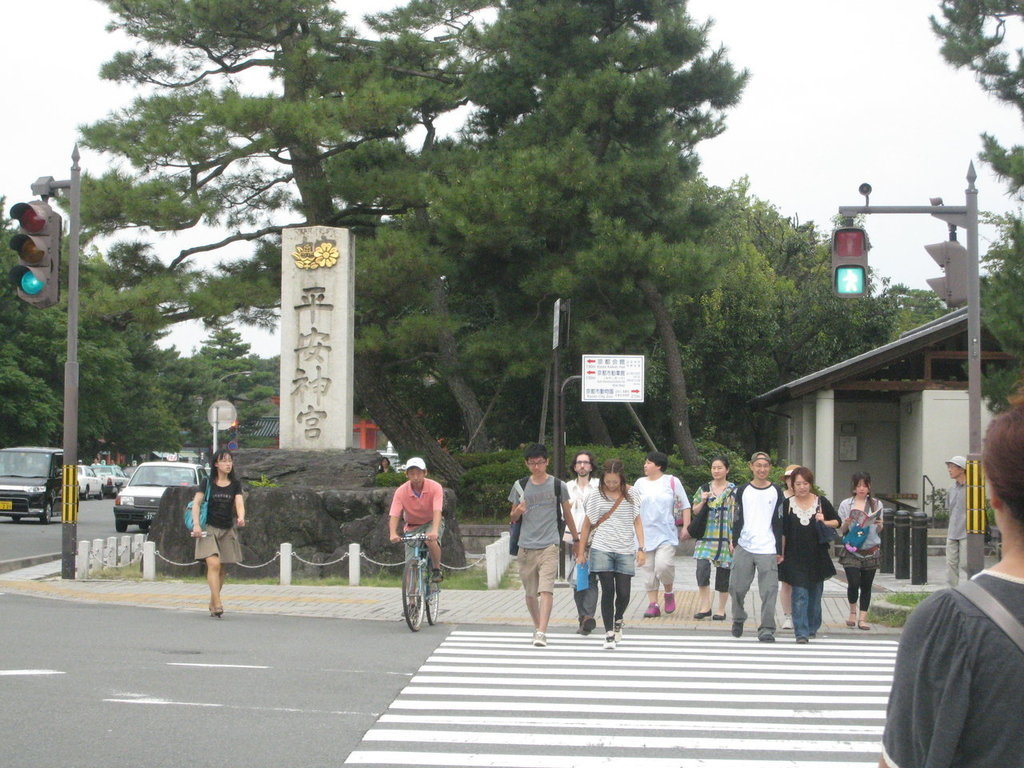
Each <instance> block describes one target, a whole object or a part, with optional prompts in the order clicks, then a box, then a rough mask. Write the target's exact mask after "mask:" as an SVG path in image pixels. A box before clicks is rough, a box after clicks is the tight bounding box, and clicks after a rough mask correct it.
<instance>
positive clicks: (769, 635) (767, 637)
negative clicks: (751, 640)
mask: <svg viewBox="0 0 1024 768" xmlns="http://www.w3.org/2000/svg"><path fill="white" fill-rule="evenodd" d="M757 639H758V640H759V641H760V642H762V643H774V642H775V633H774V632H769V631H768V630H766V629H765V630H762V631H760V632H758V633H757Z"/></svg>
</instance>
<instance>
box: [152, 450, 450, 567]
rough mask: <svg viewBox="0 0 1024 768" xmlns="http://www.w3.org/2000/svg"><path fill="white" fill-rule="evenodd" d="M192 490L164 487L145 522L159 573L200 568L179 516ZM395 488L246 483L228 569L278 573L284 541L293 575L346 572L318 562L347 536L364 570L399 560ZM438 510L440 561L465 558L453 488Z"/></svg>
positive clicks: (335, 552) (340, 548)
mask: <svg viewBox="0 0 1024 768" xmlns="http://www.w3.org/2000/svg"><path fill="white" fill-rule="evenodd" d="M371 453H372V452H371ZM194 494H195V491H194V489H190V488H182V487H174V488H168V489H167V490H166V491H165V492H164V496H163V498H162V499H161V502H160V510H159V512H158V513H157V516H156V518H154V520H153V523H152V525H151V527H150V530H149V539H150V540H151V541H154V542H155V543H156V549H157V551H158V552H159V553H160V556H159V557H158V558H157V571H158V572H159V573H162V574H167V575H172V576H174V575H188V574H193V575H196V574H201V573H202V572H203V566H202V565H201V564H198V563H195V562H194V558H195V541H194V540H193V539H192V537H191V536H190V535H189V533H188V531H187V530H186V529H185V524H184V522H183V519H182V517H183V511H184V508H185V505H186V504H187V503H189V502H190V501H191V500H192V498H193V496H194ZM393 494H394V489H393V488H356V489H352V490H341V489H337V488H332V489H329V490H322V489H313V488H300V487H293V486H286V487H279V488H266V487H256V488H249V489H248V491H247V493H246V499H245V509H246V514H245V519H246V525H245V527H244V528H243V529H241V530H240V531H239V538H240V539H241V543H242V561H243V562H242V564H240V565H234V566H231V567H230V568H229V574H234V575H235V576H239V575H241V574H243V573H244V575H245V576H246V577H247V578H257V577H271V578H273V577H277V576H278V575H279V574H280V569H281V566H280V563H279V562H278V560H277V557H276V556H277V553H278V551H279V549H280V545H281V544H282V543H284V542H288V543H290V544H291V545H292V551H293V553H294V558H293V561H292V574H293V576H309V577H323V576H329V575H330V576H343V577H347V576H348V573H349V564H348V560H347V558H346V559H344V560H342V561H341V562H339V563H335V564H333V565H329V566H321V565H318V564H319V563H327V562H331V561H335V560H338V559H339V558H342V557H344V556H345V555H347V554H348V547H349V544H351V543H353V542H357V543H359V544H360V546H361V548H362V553H363V556H364V559H363V561H362V563H361V564H360V568H361V571H362V573H364V574H372V573H376V572H377V571H379V570H380V569H381V567H382V566H381V565H379V564H380V563H385V564H392V563H401V562H402V560H403V559H404V552H403V548H402V547H401V546H400V545H397V544H392V543H391V542H390V541H389V540H388V519H387V514H388V510H389V508H390V506H391V497H392V495H393ZM444 517H445V527H446V531H447V532H446V533H445V536H444V539H443V541H442V562H443V563H444V564H445V565H449V566H456V567H461V566H464V565H465V563H466V553H465V550H464V549H463V546H462V539H461V537H460V536H459V526H458V522H457V520H456V517H455V494H454V492H452V491H451V490H447V489H446V490H445V502H444ZM167 561H170V562H167ZM181 564H184V565H181Z"/></svg>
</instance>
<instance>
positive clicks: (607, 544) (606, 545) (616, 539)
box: [585, 491, 640, 555]
mask: <svg viewBox="0 0 1024 768" xmlns="http://www.w3.org/2000/svg"><path fill="white" fill-rule="evenodd" d="M631 496H632V497H633V501H630V500H629V499H626V498H624V499H623V500H622V503H621V504H619V506H618V507H617V508H616V509H615V511H614V512H613V513H612V515H611V517H609V518H608V519H607V520H605V521H604V522H603V523H601V524H600V525H599V526H597V530H596V531H594V539H593V542H592V543H591V547H593V548H594V549H599V550H601V551H602V552H615V553H616V554H622V555H631V554H633V553H634V552H636V550H637V541H636V529H635V528H634V527H633V520H635V519H636V518H637V517H639V516H640V505H639V498H638V497H637V494H631ZM613 504H615V502H614V501H612V500H611V499H606V498H605V497H604V496H602V495H601V493H600V491H595V492H594V493H591V494H590V495H589V496H587V501H586V507H585V509H586V514H587V519H589V520H590V525H591V526H593V525H594V523H596V522H597V521H598V520H600V519H601V518H602V517H604V516H605V514H606V513H607V512H608V510H609V509H611V508H612V505H613Z"/></svg>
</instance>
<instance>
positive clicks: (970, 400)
mask: <svg viewBox="0 0 1024 768" xmlns="http://www.w3.org/2000/svg"><path fill="white" fill-rule="evenodd" d="M966 178H967V189H966V190H965V195H964V196H965V205H943V203H942V200H941V199H940V198H931V199H930V200H929V202H930V203H931V205H871V204H870V199H869V198H868V196H869V195H870V194H871V185H870V184H861V186H860V193H861V194H862V195H864V197H865V200H864V205H841V206H839V215H840V216H848V217H853V216H857V215H861V214H872V213H901V214H902V213H925V214H928V215H930V216H934V217H935V218H937V219H941V220H942V221H944V222H946V224H947V225H949V227H950V230H949V231H950V239H949V240H947V241H945V242H942V243H937V244H935V245H926V246H925V250H927V251H928V253H929V254H930V255H931V257H932V258H933V259H935V261H937V262H939V264H940V266H942V268H943V269H944V270H945V272H946V276H945V278H938V279H935V280H929V281H928V284H929V285H930V286H931V287H932V288H933V289H934V290H935V291H936V292H937V293H938V294H939V295H940V296H942V297H943V299H944V300H945V301H946V303H947V304H948V305H949V306H957V305H958V304H962V303H966V304H967V410H968V416H967V423H968V446H969V454H968V456H967V464H968V466H967V468H966V469H967V483H968V485H969V486H971V488H972V489H973V493H969V494H968V498H969V499H974V500H975V501H973V502H972V503H970V504H969V505H968V509H967V570H968V572H969V573H970V574H971V575H972V576H973V575H974V574H976V573H978V572H979V571H981V570H982V569H983V568H984V564H985V552H984V547H985V527H986V524H987V520H986V517H985V500H984V483H983V481H982V480H981V288H980V281H979V278H978V272H979V265H978V188H977V187H976V186H975V184H974V182H975V181H977V179H978V174H977V173H976V172H975V170H974V163H973V162H972V163H971V164H970V165H969V166H968V168H967V177H966ZM957 227H962V228H963V229H964V230H966V231H967V249H966V251H965V250H964V248H963V246H961V245H960V244H959V243H958V242H956V228H957ZM961 267H962V268H961ZM961 285H962V286H963V290H962V291H961V290H960V287H961ZM961 294H962V297H961ZM961 299H962V300H961Z"/></svg>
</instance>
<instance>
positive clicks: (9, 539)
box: [0, 499, 139, 560]
mask: <svg viewBox="0 0 1024 768" xmlns="http://www.w3.org/2000/svg"><path fill="white" fill-rule="evenodd" d="M61 527H62V526H61V522H60V520H58V519H54V520H52V521H51V522H50V524H49V525H43V524H41V523H40V522H39V521H38V520H30V519H25V520H23V521H22V522H20V523H15V522H14V521H13V520H12V519H11V518H9V517H0V560H11V559H14V558H18V557H30V556H33V555H45V554H50V553H59V552H60V547H61ZM128 533H129V534H134V533H139V529H138V528H136V527H135V526H131V527H129V528H128ZM123 535H124V534H121V533H117V532H116V531H115V530H114V500H113V499H102V500H96V499H92V500H89V501H80V502H78V538H79V539H105V538H107V537H108V536H123Z"/></svg>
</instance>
